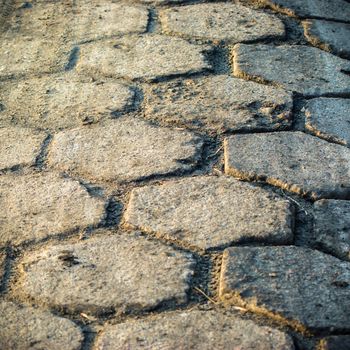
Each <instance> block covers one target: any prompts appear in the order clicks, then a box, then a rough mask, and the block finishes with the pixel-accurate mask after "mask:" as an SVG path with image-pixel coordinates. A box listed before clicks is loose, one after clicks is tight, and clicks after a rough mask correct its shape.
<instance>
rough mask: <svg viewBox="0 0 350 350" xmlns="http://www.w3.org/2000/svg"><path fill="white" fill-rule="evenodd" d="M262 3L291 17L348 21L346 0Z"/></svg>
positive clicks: (295, 0) (290, 0) (301, 0)
mask: <svg viewBox="0 0 350 350" xmlns="http://www.w3.org/2000/svg"><path fill="white" fill-rule="evenodd" d="M259 1H261V0H259ZM263 2H264V3H265V4H267V5H270V6H271V7H272V8H273V9H275V10H278V11H280V12H283V13H286V14H288V15H292V16H297V17H302V18H305V17H306V18H312V17H314V18H325V19H335V20H339V21H349V20H350V19H349V11H350V5H349V2H347V1H346V0H332V1H329V0H263Z"/></svg>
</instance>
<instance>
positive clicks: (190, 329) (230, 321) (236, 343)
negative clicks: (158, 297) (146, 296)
mask: <svg viewBox="0 0 350 350" xmlns="http://www.w3.org/2000/svg"><path fill="white" fill-rule="evenodd" d="M145 348H146V349H167V350H176V349H192V350H196V349H198V350H199V349H200V350H209V349H227V350H229V349H256V350H265V349H276V350H277V349H285V350H288V349H289V350H292V349H294V346H293V341H292V339H291V338H290V337H289V336H288V335H286V334H285V333H282V332H280V331H278V330H275V329H272V328H270V327H260V326H258V325H256V324H255V323H253V322H252V321H250V320H242V319H240V318H239V317H237V316H234V315H232V314H229V313H226V314H225V313H223V312H219V311H218V312H216V311H214V310H210V311H198V310H193V311H180V312H178V313H166V314H162V315H160V316H158V317H155V318H148V319H142V320H136V321H134V322H132V321H131V322H126V323H121V324H117V325H114V326H107V327H106V328H105V330H104V331H103V333H102V334H101V335H100V336H99V338H98V340H97V343H96V348H95V349H96V350H112V349H145Z"/></svg>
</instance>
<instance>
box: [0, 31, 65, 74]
mask: <svg viewBox="0 0 350 350" xmlns="http://www.w3.org/2000/svg"><path fill="white" fill-rule="evenodd" d="M69 52H70V49H69V47H67V45H64V44H63V43H62V42H61V40H59V39H57V40H55V41H50V42H49V41H47V40H45V39H40V38H39V39H36V38H31V37H28V36H18V37H14V38H9V39H6V38H2V39H1V50H0V62H1V65H0V80H3V79H8V78H13V77H16V76H23V75H28V74H39V73H53V72H56V71H60V70H63V69H64V67H65V66H66V64H67V63H68V59H69Z"/></svg>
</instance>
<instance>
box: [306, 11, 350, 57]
mask: <svg viewBox="0 0 350 350" xmlns="http://www.w3.org/2000/svg"><path fill="white" fill-rule="evenodd" d="M349 16H350V9H349ZM349 18H350V17H349ZM303 26H304V32H305V37H306V39H307V40H308V41H309V42H310V43H311V44H312V45H314V46H317V47H319V48H321V49H324V50H327V51H330V52H333V53H335V54H337V55H339V56H344V57H347V58H349V57H350V42H349V37H350V24H346V23H337V22H329V21H321V20H312V21H306V22H304V23H303Z"/></svg>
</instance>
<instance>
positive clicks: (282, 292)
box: [0, 0, 350, 349]
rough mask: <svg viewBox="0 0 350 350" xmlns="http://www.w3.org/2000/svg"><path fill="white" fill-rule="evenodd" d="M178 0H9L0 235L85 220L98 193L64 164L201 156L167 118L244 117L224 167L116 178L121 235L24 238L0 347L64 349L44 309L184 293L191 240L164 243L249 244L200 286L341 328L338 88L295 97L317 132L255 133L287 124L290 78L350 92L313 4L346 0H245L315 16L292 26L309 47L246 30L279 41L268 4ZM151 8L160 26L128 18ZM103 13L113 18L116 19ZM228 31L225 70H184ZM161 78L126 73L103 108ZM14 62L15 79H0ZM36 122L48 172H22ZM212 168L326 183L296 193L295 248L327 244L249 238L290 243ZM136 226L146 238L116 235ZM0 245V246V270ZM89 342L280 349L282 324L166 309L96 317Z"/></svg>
mask: <svg viewBox="0 0 350 350" xmlns="http://www.w3.org/2000/svg"><path fill="white" fill-rule="evenodd" d="M68 3H69V2H67V4H68ZM182 3H184V2H183V1H181V0H179V1H177V0H170V1H168V0H155V1H148V0H143V1H139V2H138V3H137V2H135V3H134V4H132V5H126V4H125V3H120V4H119V3H108V4H107V3H106V4H104V3H101V5H99V6H91V4H89V2H88V1H78V3H77V4H75V5H74V6H73V7H72V8H70V7H69V6H67V4H61V3H51V2H50V3H47V2H44V1H33V2H27V3H25V4H22V3H21V4H16V6H17V9H15V15H14V16H13V17H12V18H11V22H10V29H9V30H7V32H6V34H5V36H3V37H2V41H3V43H4V46H3V47H4V50H2V51H1V53H0V60H1V61H2V62H4V64H3V66H2V67H1V68H0V79H1V80H6V81H5V82H4V83H3V84H1V87H0V103H1V104H0V121H1V122H4V125H6V126H7V127H6V128H1V129H0V136H2V138H4V139H6V142H5V143H4V144H1V145H0V158H1V161H0V170H5V171H8V169H17V168H25V169H27V170H28V169H29V173H28V174H26V171H25V172H24V173H22V171H19V173H17V171H14V172H12V171H10V172H8V173H7V174H6V175H1V177H0V206H1V207H2V208H5V210H4V211H2V213H1V214H0V222H1V223H3V224H4V225H3V226H2V230H3V231H2V232H1V241H0V245H2V246H3V245H5V244H8V243H10V244H11V245H21V244H23V243H28V242H30V243H37V242H41V241H43V240H45V239H47V238H49V237H52V236H58V237H60V234H62V233H67V232H74V230H77V229H80V228H86V227H90V228H96V227H98V226H103V225H105V219H106V206H107V199H106V198H105V197H104V196H96V195H92V194H91V193H90V192H89V191H88V190H87V188H85V187H84V186H83V185H82V184H81V183H79V182H78V181H75V180H72V179H71V178H70V177H77V178H79V179H82V180H84V181H90V182H92V183H102V184H103V185H107V184H109V183H110V182H112V183H113V184H114V185H115V186H118V185H119V184H121V183H124V182H133V181H139V180H142V179H148V178H152V177H155V176H156V177H157V176H164V175H170V174H176V175H182V174H184V173H188V172H191V171H193V170H194V169H195V168H196V167H197V166H198V164H199V163H200V161H201V159H202V156H205V153H203V142H204V138H203V137H201V136H197V135H196V134H195V133H193V132H190V131H187V130H176V129H174V128H169V126H170V127H172V126H174V125H175V126H181V127H182V128H188V129H195V130H196V131H202V130H204V131H206V132H212V131H214V132H217V133H223V132H237V131H239V132H242V131H243V132H250V133H251V132H256V131H263V132H264V133H259V134H248V135H234V136H229V137H228V138H227V139H226V141H225V150H224V155H225V173H226V175H227V176H219V177H216V176H215V177H214V176H200V177H198V176H196V177H187V178H185V179H179V180H171V181H166V182H164V183H162V184H157V185H146V186H144V187H140V188H137V187H136V188H133V189H132V191H131V194H130V198H129V201H128V203H127V205H126V211H125V213H124V217H123V225H124V227H127V228H128V231H119V232H117V231H116V230H112V231H110V230H106V229H104V230H101V231H96V230H95V231H93V236H94V235H96V237H91V238H89V239H87V240H82V241H78V242H74V241H71V242H60V243H53V244H52V243H49V244H47V245H44V246H42V247H40V246H37V247H36V246H32V249H30V250H28V251H27V250H25V251H24V254H23V256H21V257H20V258H19V260H18V261H17V262H16V269H15V271H16V273H17V274H16V276H15V277H16V278H15V279H13V280H11V292H10V296H12V298H15V299H16V302H9V301H5V300H2V301H1V304H0V313H1V314H5V315H6V317H5V318H1V317H0V347H5V348H6V347H7V348H8V347H11V348H31V347H34V348H48V349H50V348H52V349H56V348H67V349H79V348H81V346H82V343H83V338H84V336H83V334H82V330H81V329H80V328H79V327H77V326H76V325H75V324H74V323H73V322H71V321H69V320H68V319H67V318H66V317H65V318H62V317H58V316H55V315H54V314H53V313H50V312H49V311H48V310H49V309H55V310H56V311H57V310H61V311H62V310H64V312H69V313H71V314H73V315H77V314H79V313H83V314H84V315H86V314H88V315H89V314H93V315H97V316H99V315H105V314H106V313H109V312H117V313H118V312H122V313H124V312H145V311H149V310H152V309H154V308H157V307H160V308H161V307H162V306H163V305H167V304H169V303H170V304H171V305H173V306H172V307H173V308H175V309H176V308H178V307H179V306H182V305H186V303H188V295H189V290H190V289H191V288H193V281H194V280H193V278H194V277H193V275H194V274H195V271H197V269H198V268H199V267H198V266H197V265H198V262H197V263H196V260H195V258H194V256H195V253H189V252H188V250H187V249H178V248H174V247H173V246H172V245H170V244H169V241H170V242H175V244H176V245H178V246H180V247H186V248H188V247H189V248H190V249H192V250H195V251H197V250H198V249H199V250H200V251H210V250H212V249H214V250H217V249H223V248H224V247H226V246H230V245H236V244H242V243H243V244H245V243H249V244H254V245H264V247H259V248H258V247H234V248H228V249H226V250H225V251H224V254H223V261H222V270H221V274H220V276H218V277H219V284H220V285H219V287H220V288H219V294H218V295H217V297H218V298H219V302H222V303H223V304H225V305H226V304H228V305H232V304H233V305H235V306H237V305H238V306H240V307H243V308H245V309H247V310H249V311H252V312H253V313H258V314H259V313H260V314H263V315H265V316H267V317H268V318H271V319H275V320H277V321H278V322H279V323H280V324H281V325H288V326H290V327H292V328H294V329H296V330H297V331H299V332H301V333H305V334H307V332H308V331H309V330H312V331H315V332H319V331H325V332H330V331H331V332H332V331H334V330H335V331H337V332H347V333H348V332H349V331H350V330H349V327H348V326H347V325H348V324H349V321H350V320H349V314H350V310H349V309H348V307H347V305H348V303H347V299H348V293H349V288H350V268H349V263H348V262H347V260H349V247H350V235H349V232H350V219H349V217H348V215H344V212H345V213H347V211H348V210H349V208H348V207H349V203H348V201H345V200H339V199H349V188H350V185H349V183H348V179H349V175H350V169H349V164H350V159H349V157H350V155H349V151H348V148H347V147H344V146H340V145H335V144H331V143H329V142H327V141H331V142H336V143H340V144H342V145H347V144H348V137H347V136H348V131H349V123H348V116H347V114H348V113H347V109H348V106H347V102H348V101H347V100H346V99H343V98H339V97H338V98H324V97H322V98H314V99H311V100H308V101H307V103H306V105H305V109H304V110H303V111H304V113H305V115H306V125H305V126H306V128H307V130H309V132H311V133H313V134H314V135H316V136H317V137H315V136H310V135H306V134H304V133H298V132H295V131H293V132H292V131H289V132H279V133H267V132H268V131H276V130H284V129H291V128H292V127H293V124H292V118H291V115H292V108H293V93H295V92H297V93H299V94H302V95H303V96H306V97H315V96H323V95H325V96H328V95H348V94H349V93H350V92H349V89H348V86H349V77H348V75H347V74H346V72H348V71H349V67H350V66H349V63H348V61H346V60H344V59H341V58H339V57H336V56H333V55H331V54H330V53H327V52H325V51H324V50H326V51H330V52H332V53H335V54H337V55H339V56H341V57H347V55H348V52H347V50H348V48H347V46H346V45H347V42H346V40H344V38H345V37H346V35H347V32H348V28H347V26H348V25H347V24H345V23H340V22H331V21H329V20H336V21H343V22H344V21H348V17H346V16H345V17H344V13H346V8H347V7H348V6H349V4H348V3H347V2H344V1H343V0H338V2H337V3H336V4H335V2H334V3H330V2H325V1H324V0H308V1H306V2H299V1H294V2H293V1H288V0H268V1H267V0H266V1H263V3H265V4H266V5H269V6H270V7H271V8H272V9H274V10H276V11H282V12H284V13H287V14H292V15H294V16H298V17H302V18H323V19H324V18H326V19H327V20H328V21H327V22H325V21H324V20H319V19H317V20H313V21H312V22H309V21H308V22H304V28H305V36H306V38H307V39H308V40H309V41H310V43H311V44H312V45H314V46H317V47H319V48H321V49H322V50H320V49H318V48H312V47H310V46H291V45H282V46H273V45H271V44H269V45H261V44H260V45H259V44H252V43H250V42H252V41H253V42H255V41H259V40H260V41H266V40H267V39H271V40H272V39H276V40H281V39H283V37H284V36H285V28H284V25H283V23H282V21H281V20H280V19H279V18H278V17H277V16H275V15H273V14H271V13H269V14H267V13H266V12H264V11H262V10H255V9H253V8H251V7H247V6H242V5H237V4H231V3H201V4H196V3H194V4H190V5H186V6H173V5H177V4H182ZM242 3H245V1H242ZM142 4H143V5H142ZM169 4H170V5H172V6H171V7H161V8H159V9H158V10H159V11H158V13H159V20H160V22H159V23H160V30H161V32H160V33H155V34H150V33H147V29H148V25H149V16H150V12H149V9H150V8H149V7H147V6H145V5H152V6H153V5H157V6H158V5H169ZM340 6H343V9H342V10H340ZM193 16H197V17H198V21H193ZM114 17H118V18H120V20H121V22H119V23H118V25H115V22H113V21H112V19H113V18H114ZM228 18H229V19H232V21H231V20H230V21H228ZM39 23H40V24H39ZM47 28H50V29H49V30H48V31H47V33H46V29H47ZM72 28H75V29H74V30H73V29H72ZM334 28H337V29H338V30H337V33H336V34H334V32H333V30H334ZM43 32H45V33H44V35H43ZM28 33H30V36H27V34H28ZM25 35H26V36H25ZM112 37H113V38H114V39H111V38H112ZM52 38H55V40H54V42H53V43H52ZM192 39H196V40H192ZM49 40H51V41H49ZM91 40H92V41H91ZM200 40H203V43H206V44H203V43H201V42H200ZM90 41H91V42H90ZM207 42H209V44H207ZM244 42H245V43H248V44H239V45H237V46H235V47H234V48H233V49H232V51H231V52H232V62H231V63H232V66H233V76H234V77H230V76H214V75H208V76H205V77H196V78H193V79H192V78H191V77H190V75H192V74H196V73H200V74H202V73H203V74H206V72H208V71H210V70H211V69H212V68H213V66H212V64H213V63H212V62H211V61H210V60H208V57H209V56H208V53H210V52H212V49H213V47H214V46H213V45H216V44H218V43H226V44H227V43H231V44H233V43H244ZM29 43H30V45H29ZM76 44H78V45H79V46H75V45H76ZM42 50H45V56H44V57H43V56H42V55H41V52H42ZM13 52H15V53H16V54H15V57H13V56H12V53H13ZM22 52H25V55H22ZM17 54H18V56H16V55H17ZM291 58H292V60H291ZM271 62H273V65H271ZM315 67H317V69H316V70H315ZM55 72H56V73H57V72H60V73H59V74H56V73H55ZM47 73H49V74H48V75H44V76H41V75H42V74H47ZM178 76H183V78H184V79H181V80H180V79H178V80H174V81H171V82H166V83H161V84H156V85H155V84H148V85H146V84H145V85H142V86H141V88H142V89H143V90H144V93H145V97H144V102H143V104H142V106H141V107H142V110H141V113H137V115H136V116H134V115H133V116H131V115H128V116H126V117H123V118H118V119H114V120H112V119H113V117H114V118H115V117H116V115H118V114H123V113H126V112H128V111H130V110H131V109H132V108H133V107H134V105H135V99H136V98H137V96H136V89H135V87H136V86H137V88H139V87H140V85H138V84H136V85H135V84H134V83H131V82H130V81H132V80H134V81H139V80H141V81H146V82H157V81H158V80H161V79H164V78H166V79H168V78H169V77H178ZM16 77H19V78H21V79H20V80H13V81H11V80H7V79H9V78H16ZM120 78H126V80H127V82H124V81H121V80H120ZM240 78H243V79H244V80H243V79H240ZM247 79H252V80H255V81H247ZM257 81H258V82H260V83H261V82H263V83H266V82H269V83H272V85H273V86H271V85H264V84H260V83H257ZM257 92H258V93H259V96H258V97H257V96H256V94H257ZM327 108H328V110H332V111H333V110H335V111H336V112H333V114H331V119H332V120H336V122H333V123H331V122H330V120H329V119H328V120H327V118H326V117H327V116H329V115H330V113H327V114H326V110H327ZM108 119H111V120H108ZM142 119H148V120H150V121H152V122H156V124H159V125H152V124H150V123H148V122H145V121H143V120H142ZM95 123H98V124H97V125H85V124H95ZM13 125H19V126H20V128H18V127H16V128H15V127H13ZM9 126H11V127H9ZM38 129H40V130H46V131H37V130H38ZM60 130H61V131H60ZM50 132H54V135H53V138H52V140H51V142H50V143H49V147H48V149H47V155H46V153H45V156H44V163H45V166H46V167H47V168H48V169H47V171H45V172H40V173H38V174H36V173H35V172H34V173H33V169H35V168H36V163H37V161H38V157H40V155H41V154H42V153H43V149H44V148H45V147H46V146H45V140H47V136H48V133H50ZM320 138H324V139H326V140H327V141H323V140H321V139H320ZM277 149H278V150H279V153H278V154H277V155H276V150H277ZM45 152H46V150H45ZM247 152H248V153H247ZM321 160H322V161H321ZM330 163H331V165H329V164H330ZM58 173H64V174H66V175H63V174H61V175H59V174H58ZM67 174H68V176H69V177H67ZM230 175H233V176H235V177H239V178H241V179H248V180H257V179H259V180H263V181H266V182H268V183H270V184H272V185H273V186H276V187H281V188H282V189H287V190H289V191H293V192H297V193H298V194H301V195H303V196H308V197H310V198H312V199H313V200H315V199H320V198H336V200H319V201H316V202H315V204H314V211H315V218H314V219H315V220H314V233H316V241H315V247H317V248H318V249H320V250H322V251H324V252H326V253H328V254H331V255H334V256H336V257H338V258H339V259H337V258H335V257H332V256H331V255H328V254H325V253H321V252H317V251H315V250H310V249H305V248H301V247H291V246H283V247H269V246H268V245H286V244H292V243H293V240H294V227H293V226H294V219H295V213H294V209H293V206H292V204H291V203H290V201H289V200H286V199H285V198H282V197H280V196H279V195H276V194H275V193H273V192H272V191H270V190H266V189H263V188H261V187H260V186H252V185H251V184H247V183H244V182H242V181H238V180H237V179H233V178H232V176H230ZM247 218H249V220H247ZM138 229H140V230H142V231H143V232H146V233H149V234H151V235H152V236H156V237H158V238H159V240H158V241H157V240H155V239H154V238H151V237H148V236H144V235H143V234H140V233H138V232H137V231H134V230H138ZM162 241H163V242H162ZM265 245H266V246H265ZM5 259H6V257H5V255H4V254H3V253H0V276H1V275H2V274H4V273H5V267H6V266H5V265H6V262H5ZM340 259H342V260H343V261H342V260H340ZM305 262H307V264H306V263H305ZM315 296H317V298H316V297H315ZM32 303H34V304H36V305H40V308H39V309H37V308H33V307H32V306H30V305H29V304H32ZM24 320H25V321H26V324H24V323H23V322H24ZM1 321H3V322H1ZM28 324H29V326H28ZM204 329H205V330H206V331H203V330H204ZM18 330H20V333H19V332H18ZM207 330H209V332H207ZM348 341H349V338H348V336H343V337H341V336H340V337H329V338H325V339H323V340H322V341H321V342H320V344H319V347H320V349H331V348H332V347H333V348H337V349H340V346H344V344H346V343H347V342H348ZM334 344H335V345H334ZM92 346H93V348H94V349H113V348H116V347H118V348H130V347H132V348H135V349H137V348H145V347H146V348H147V347H149V348H154V347H156V348H167V349H168V348H169V349H175V348H179V347H183V348H204V349H205V348H208V349H211V348H213V347H217V348H232V346H236V347H237V348H252V347H254V348H257V349H266V348H271V349H294V345H293V341H292V339H291V338H290V337H289V336H288V335H287V334H286V333H284V332H281V331H277V330H276V329H273V328H270V327H266V326H264V327H263V326H258V325H257V324H256V323H254V322H252V321H248V320H243V319H242V318H241V317H240V316H235V315H232V314H230V313H225V312H222V310H213V311H197V310H187V311H179V310H178V311H175V312H173V313H162V314H160V315H158V316H156V317H152V316H150V315H148V316H147V317H144V318H142V319H140V320H135V321H132V320H129V321H126V322H122V323H118V324H117V325H106V326H105V327H104V329H103V332H102V333H101V334H99V335H98V337H97V340H96V342H95V343H94V344H93V345H92ZM345 346H346V345H345Z"/></svg>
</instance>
